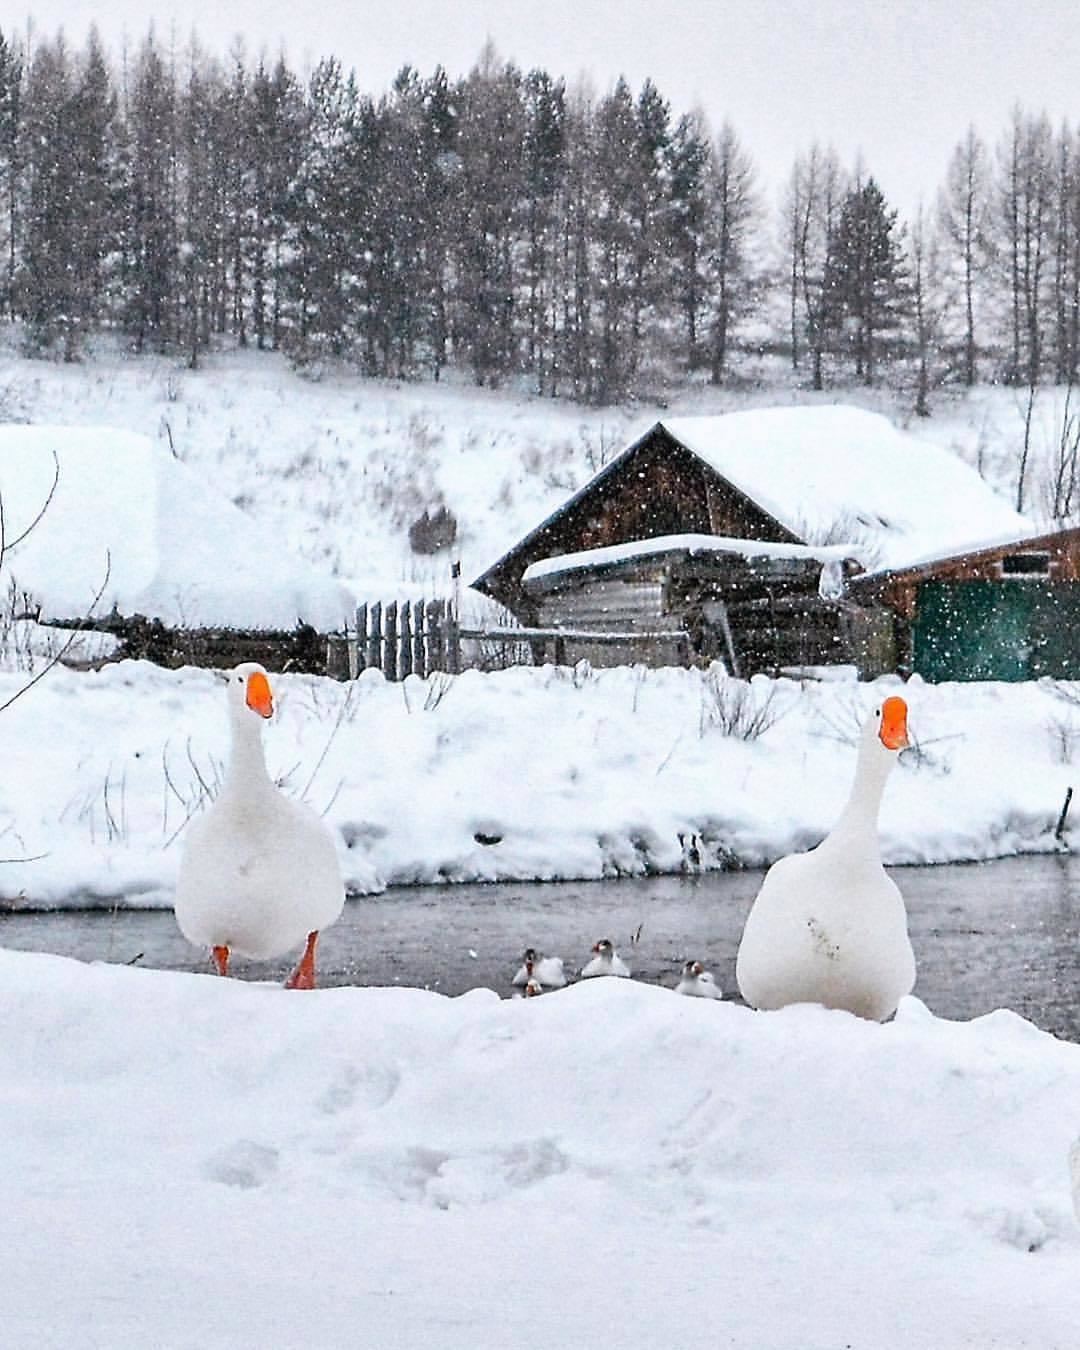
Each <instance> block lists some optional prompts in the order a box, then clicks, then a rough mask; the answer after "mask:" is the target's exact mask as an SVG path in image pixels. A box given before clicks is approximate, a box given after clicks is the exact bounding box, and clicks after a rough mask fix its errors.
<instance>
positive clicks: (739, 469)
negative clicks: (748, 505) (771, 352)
mask: <svg viewBox="0 0 1080 1350" xmlns="http://www.w3.org/2000/svg"><path fill="white" fill-rule="evenodd" d="M661 425H662V426H663V428H664V429H665V430H666V431H667V432H668V434H669V435H671V436H673V437H674V438H675V439H676V440H677V441H679V442H680V444H682V445H683V446H685V447H686V449H688V450H690V451H691V452H692V453H693V454H695V455H697V456H698V458H699V459H701V460H703V461H704V462H705V463H706V464H708V465H709V467H710V468H712V469H713V470H715V472H717V473H718V474H720V475H721V476H722V477H723V478H726V479H727V481H728V482H729V483H731V484H732V486H733V487H735V488H737V489H738V490H739V491H740V492H742V493H744V494H745V495H746V496H748V497H750V498H751V499H752V500H753V501H754V502H756V503H757V504H758V505H759V506H760V507H762V508H764V510H766V511H768V512H769V514H770V515H771V516H773V518H774V519H776V520H777V521H779V522H780V524H782V525H784V526H786V527H787V528H788V529H789V530H791V532H792V533H793V534H795V535H797V536H798V537H799V538H800V539H804V540H806V541H807V542H808V543H809V542H813V541H818V540H826V539H827V540H829V541H830V542H832V543H840V542H842V541H844V542H848V543H851V544H853V545H856V546H857V547H856V548H855V550H854V552H855V553H856V556H861V559H862V561H863V562H864V563H865V564H866V565H868V566H878V567H897V566H901V565H904V564H906V563H907V562H908V561H909V560H914V559H916V558H922V557H928V556H933V555H936V554H940V553H943V552H953V551H955V550H956V549H957V548H960V547H965V546H967V545H973V544H977V543H979V542H980V541H983V540H997V539H1000V538H1003V537H1008V538H1018V537H1021V536H1023V535H1027V534H1030V533H1032V531H1033V528H1034V527H1033V525H1032V522H1031V521H1029V520H1027V519H1026V518H1025V517H1024V516H1022V515H1020V514H1019V513H1018V512H1017V511H1014V510H1013V509H1012V507H1011V506H1009V504H1008V503H1007V502H1005V501H1003V500H1002V499H1001V498H1000V497H999V496H998V495H997V494H996V493H995V492H994V491H993V489H992V488H990V487H989V486H988V485H987V484H986V483H985V482H984V481H983V480H982V479H981V478H980V477H979V475H978V474H977V473H976V472H975V470H974V469H972V468H970V467H969V466H968V465H967V464H965V463H964V462H963V461H962V460H961V459H959V458H958V457H957V456H956V455H954V454H952V453H950V452H949V451H948V450H943V449H941V448H940V447H938V446H936V445H931V444H930V443H929V442H927V441H924V440H920V439H919V437H917V436H913V435H911V434H910V433H908V432H904V431H900V430H899V429H898V428H897V427H895V426H894V425H893V424H892V423H891V422H890V421H889V419H888V418H887V417H883V416H881V415H880V414H879V413H871V412H866V411H864V410H863V409H861V408H853V407H847V406H844V405H835V406H829V407H792V408H763V409H757V410H754V411H751V412H738V413H728V414H726V415H724V416H721V417H675V418H671V419H670V420H665V421H664V422H663V423H662V424H661Z"/></svg>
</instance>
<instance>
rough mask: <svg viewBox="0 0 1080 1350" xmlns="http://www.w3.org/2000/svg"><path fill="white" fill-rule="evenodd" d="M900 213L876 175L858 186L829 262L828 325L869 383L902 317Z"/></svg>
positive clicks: (846, 204)
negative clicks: (887, 339)
mask: <svg viewBox="0 0 1080 1350" xmlns="http://www.w3.org/2000/svg"><path fill="white" fill-rule="evenodd" d="M897 215H898V213H897V212H896V211H895V210H890V209H889V207H888V206H887V205H886V202H885V198H884V196H883V195H882V192H881V189H880V188H879V187H878V185H877V183H875V182H874V180H873V178H869V179H867V181H866V182H865V183H862V184H857V185H856V186H855V187H853V188H852V189H851V190H850V191H849V192H848V194H847V196H846V197H845V198H844V202H843V205H842V207H841V209H840V220H839V223H838V225H837V229H836V233H835V234H834V235H833V238H832V243H831V248H830V250H829V256H828V259H827V260H826V265H825V294H826V302H827V311H826V313H827V324H828V327H829V329H830V330H831V332H832V334H833V337H834V342H835V344H836V346H837V348H838V349H839V350H841V351H846V352H849V353H850V355H851V356H852V358H853V360H854V365H855V375H856V377H857V378H858V379H861V380H863V381H864V382H865V383H866V384H872V383H873V381H874V377H875V375H876V373H877V368H878V365H879V363H880V361H881V358H882V356H883V354H884V348H883V342H884V337H885V334H886V333H887V332H888V331H889V330H891V329H895V328H896V327H897V325H898V324H899V321H900V309H901V304H902V301H903V296H904V281H905V269H904V263H903V257H902V252H901V238H902V234H903V231H902V229H901V228H900V227H899V226H898V224H897Z"/></svg>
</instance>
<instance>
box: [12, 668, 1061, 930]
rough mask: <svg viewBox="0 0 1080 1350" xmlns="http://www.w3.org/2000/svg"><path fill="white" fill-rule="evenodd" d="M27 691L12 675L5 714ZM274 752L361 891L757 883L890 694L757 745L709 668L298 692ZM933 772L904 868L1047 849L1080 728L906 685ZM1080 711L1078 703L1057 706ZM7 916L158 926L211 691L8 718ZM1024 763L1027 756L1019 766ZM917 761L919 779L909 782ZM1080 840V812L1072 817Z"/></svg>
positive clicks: (799, 704) (209, 768)
mask: <svg viewBox="0 0 1080 1350" xmlns="http://www.w3.org/2000/svg"><path fill="white" fill-rule="evenodd" d="M24 678H25V677H21V676H18V675H12V674H4V675H0V702H3V700H4V698H5V697H6V696H7V695H8V694H9V693H10V692H13V691H14V689H16V688H17V687H19V686H20V684H21V682H22V680H23V679H24ZM275 684H276V686H277V689H278V692H279V711H278V713H277V715H276V716H275V718H274V721H273V722H272V723H271V724H270V725H269V726H268V727H267V728H266V732H265V738H264V739H265V744H266V748H267V757H268V761H269V764H270V767H271V772H272V773H274V774H275V775H276V776H277V777H278V778H280V779H281V781H282V782H283V784H284V787H285V790H287V791H289V792H292V793H294V794H296V795H297V796H299V797H302V798H304V799H305V800H306V801H307V802H308V803H309V804H310V805H312V806H313V807H314V808H315V809H316V810H318V811H321V812H324V813H325V819H326V820H327V823H328V824H329V826H330V827H331V828H332V829H333V830H334V832H335V833H336V835H337V838H338V842H339V851H340V857H341V860H342V866H343V869H344V872H345V876H346V880H347V882H348V884H349V886H350V887H351V888H352V889H353V890H354V891H358V892H363V891H371V890H376V889H379V888H382V887H384V886H387V885H391V884H395V883H406V882H440V881H472V880H492V881H494V880H527V879H545V880H546V879H557V878H589V877H604V876H614V875H634V874H641V873H645V872H649V871H652V872H670V871H676V870H678V869H679V868H680V867H681V866H683V865H684V861H685V859H684V854H683V846H682V843H681V842H680V836H683V839H684V840H685V839H686V838H688V837H689V836H694V835H696V836H697V847H698V851H699V852H700V855H701V858H702V860H703V863H704V865H705V866H706V867H720V866H724V865H726V864H727V863H730V862H731V861H732V860H736V859H737V860H739V861H741V862H744V863H748V864H751V865H760V864H764V863H767V862H769V861H771V860H772V859H773V858H776V857H777V856H779V855H781V854H783V853H787V852H790V851H791V850H793V849H801V848H806V847H809V846H811V845H812V844H814V843H816V842H817V841H818V840H819V839H820V838H821V837H822V836H823V835H824V834H825V833H826V831H827V830H828V829H829V827H830V826H831V824H832V823H833V821H834V820H835V818H836V816H837V815H838V813H839V811H840V809H841V807H842V805H843V802H844V800H845V797H846V794H847V792H848V788H849V785H850V782H851V775H852V772H853V765H854V749H853V746H852V739H853V737H854V734H855V730H856V728H857V726H858V723H859V722H860V720H861V718H862V717H863V716H864V715H865V713H866V712H868V711H869V710H870V708H871V706H872V705H873V703H874V701H875V700H876V699H879V698H881V697H882V696H883V694H884V693H885V692H895V691H896V690H898V689H899V688H901V686H900V684H899V681H897V680H895V679H889V680H882V681H879V682H878V683H877V684H875V685H864V684H858V683H856V682H855V681H853V680H851V681H847V682H845V681H840V680H833V681H829V682H827V683H821V684H818V683H809V684H806V685H805V686H803V685H800V684H799V683H797V682H795V681H791V680H780V681H776V682H770V681H769V680H766V679H764V678H756V679H755V680H754V681H753V684H752V686H751V702H752V704H753V706H754V707H758V706H760V705H762V704H764V703H765V702H766V701H767V700H771V703H770V706H769V711H768V715H767V717H766V719H765V720H766V722H768V721H770V720H771V721H772V722H773V725H771V726H770V727H769V729H768V730H767V731H765V733H764V735H762V736H761V737H760V738H759V739H757V740H755V741H744V740H741V739H739V738H738V737H737V736H725V735H724V734H722V732H721V729H720V726H719V725H718V724H717V718H718V716H719V715H720V714H721V713H727V714H730V713H731V711H732V708H731V703H730V699H731V694H730V693H729V692H727V686H725V684H724V683H723V681H722V679H721V680H720V681H719V682H718V681H717V678H716V677H714V676H711V675H708V674H703V673H701V672H699V671H696V670H678V669H667V670H645V669H644V668H637V669H630V668H625V667H623V668H616V669H611V670H604V671H590V670H589V669H588V668H587V667H585V666H582V667H579V668H578V669H576V670H571V669H567V668H558V667H551V666H547V667H542V668H532V667H519V668H516V669H512V670H507V671H503V672H500V673H497V674H490V675H484V674H481V673H479V672H478V671H469V672H467V673H465V674H463V675H461V676H458V677H457V678H451V677H448V676H440V675H436V676H432V677H431V678H430V679H429V680H428V681H426V682H424V681H421V680H419V679H418V678H417V677H415V676H412V677H410V678H409V679H408V680H407V681H405V682H404V684H387V683H386V682H385V681H384V680H383V678H382V676H381V675H380V674H379V673H378V672H374V671H372V672H368V673H366V674H365V675H364V676H363V677H362V678H361V679H360V680H358V681H356V682H355V683H353V684H338V683H336V682H334V681H332V680H326V679H321V678H318V677H311V676H301V675H287V676H283V677H278V678H277V679H276V681H275ZM903 688H904V690H905V693H906V696H907V698H908V700H909V703H910V705H911V726H912V729H913V731H914V733H915V735H916V737H917V738H918V741H919V744H920V747H921V749H920V752H919V753H918V754H917V755H912V754H910V753H909V754H907V755H906V756H905V757H904V760H902V761H901V764H900V766H899V767H898V768H897V770H896V771H895V773H894V774H893V777H892V779H891V781H890V783H889V786H888V789H887V793H886V797H885V803H884V809H883V812H882V818H881V838H882V847H883V852H884V856H885V859H886V861H888V862H892V863H927V862H945V861H953V860H960V859H982V858H991V857H998V856H1003V855H1006V854H1010V853H1017V852H1030V851H1037V850H1051V849H1053V848H1054V847H1056V843H1055V840H1054V837H1053V831H1054V826H1055V824H1056V822H1057V818H1058V814H1059V811H1060V809H1061V804H1062V801H1063V799H1064V796H1065V791H1066V788H1067V787H1068V786H1069V785H1070V783H1074V782H1075V777H1076V769H1075V766H1070V764H1069V763H1068V762H1067V761H1068V759H1069V758H1070V757H1071V755H1072V754H1073V753H1074V751H1075V747H1076V745H1077V744H1078V743H1080V708H1078V707H1077V705H1076V704H1073V703H1069V702H1068V701H1066V700H1065V699H1063V698H1061V697H1060V696H1058V694H1057V693H1055V689H1056V688H1057V687H1056V686H1054V685H1052V684H1050V683H1048V682H1046V683H1040V684H1021V685H998V684H971V685H940V686H929V685H924V684H923V683H922V682H921V681H919V680H918V679H915V680H912V681H910V682H909V683H908V684H907V685H906V686H903ZM1062 688H1063V689H1064V690H1065V691H1066V692H1072V693H1073V694H1074V695H1075V694H1076V693H1077V686H1075V685H1070V686H1062ZM0 736H2V737H3V747H4V770H3V773H0V857H4V858H7V859H19V858H22V859H26V861H22V862H18V861H16V862H7V863H5V864H4V866H2V867H0V897H2V898H3V899H4V900H6V902H8V903H10V904H32V905H61V904H98V903H112V902H113V901H114V900H116V899H118V898H119V899H121V900H126V901H128V902H130V903H134V904H150V905H167V904H168V903H169V902H170V897H171V893H172V887H173V884H174V880H175V875H176V868H177V864H178V861H179V854H180V850H181V847H182V841H183V831H184V827H185V824H186V822H187V820H188V819H189V818H190V816H191V815H192V813H193V812H195V811H197V810H198V809H199V808H200V805H201V803H202V800H203V797H204V792H205V791H206V790H213V788H214V786H215V784H216V782H217V781H218V779H219V778H220V775H221V773H222V772H223V766H224V761H225V759H226V758H227V753H228V730H227V724H226V716H225V703H224V698H223V696H222V689H221V686H220V685H219V684H218V683H217V682H216V680H215V678H214V676H213V674H212V673H211V672H209V671H199V670H192V669H187V670H182V671H176V672H171V671H166V670H162V669H159V668H157V667H155V666H152V665H149V664H146V663H141V662H130V661H129V662H122V663H119V664H115V665H111V666H107V667H105V668H104V669H102V670H100V671H88V672H75V671H69V670H59V669H58V670H53V671H51V672H50V673H49V675H48V676H47V677H46V678H45V679H44V680H42V681H41V683H40V684H38V685H37V687H36V688H35V689H34V690H33V691H32V693H31V694H30V695H29V696H27V697H26V698H22V699H20V700H19V701H18V702H17V703H15V704H14V705H13V706H12V707H11V708H9V709H8V710H7V711H6V712H5V713H4V714H3V718H2V719H0ZM1018 746H1022V747H1023V753H1022V754H1018V753H1017V747H1018ZM905 760H906V761H907V762H906V763H905ZM1071 821H1072V822H1073V824H1074V826H1075V828H1074V829H1073V830H1072V832H1071V835H1070V836H1069V837H1070V838H1071V839H1072V840H1073V841H1076V840H1077V839H1078V837H1080V836H1078V835H1077V833H1076V829H1080V817H1078V816H1077V815H1076V813H1075V812H1074V813H1073V816H1072V817H1071Z"/></svg>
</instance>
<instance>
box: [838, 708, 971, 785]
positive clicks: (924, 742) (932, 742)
mask: <svg viewBox="0 0 1080 1350" xmlns="http://www.w3.org/2000/svg"><path fill="white" fill-rule="evenodd" d="M817 718H818V721H819V722H820V723H821V724H822V726H823V730H822V731H821V733H820V734H821V735H822V736H824V737H825V738H826V739H828V740H832V741H839V742H840V743H841V744H842V745H850V746H855V745H857V744H858V743H859V738H860V737H861V735H862V729H863V726H864V724H865V722H866V718H867V709H866V708H865V707H863V706H862V704H861V703H860V702H859V701H858V699H857V698H854V697H851V698H847V699H839V700H837V701H836V703H835V704H834V705H833V706H832V707H830V708H821V707H819V708H818V709H817ZM959 739H960V737H959V736H928V737H920V736H919V733H918V729H917V726H915V725H913V723H912V722H909V723H908V741H909V744H908V746H907V748H906V749H904V750H901V751H900V756H899V763H900V765H901V767H903V768H905V769H913V770H915V771H916V772H918V771H919V770H920V769H925V770H927V771H929V772H930V773H935V774H940V775H944V774H947V773H950V772H951V771H952V765H951V764H950V762H949V759H948V757H947V755H945V754H943V753H942V751H941V749H940V747H941V746H942V745H944V744H945V743H946V742H947V741H955V740H959Z"/></svg>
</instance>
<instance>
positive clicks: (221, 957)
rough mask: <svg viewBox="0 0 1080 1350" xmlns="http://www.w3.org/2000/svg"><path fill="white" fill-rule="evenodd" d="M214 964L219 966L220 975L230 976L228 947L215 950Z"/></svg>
mask: <svg viewBox="0 0 1080 1350" xmlns="http://www.w3.org/2000/svg"><path fill="white" fill-rule="evenodd" d="M214 962H215V964H216V965H217V973H218V974H219V975H228V973H229V949H228V947H215V948H214Z"/></svg>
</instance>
